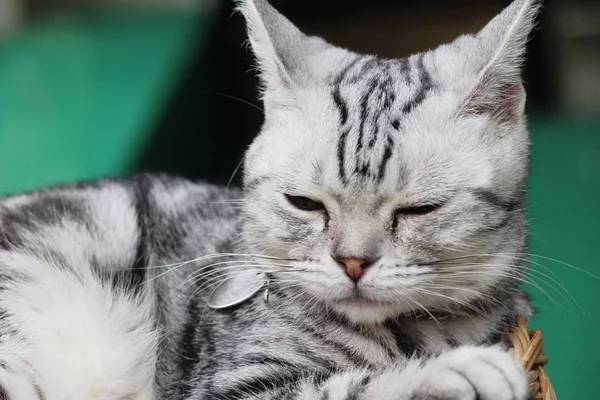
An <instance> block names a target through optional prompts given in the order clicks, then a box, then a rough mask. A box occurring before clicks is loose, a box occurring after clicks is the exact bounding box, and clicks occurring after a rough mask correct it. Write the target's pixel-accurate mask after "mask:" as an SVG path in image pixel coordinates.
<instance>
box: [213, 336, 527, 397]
mask: <svg viewBox="0 0 600 400" xmlns="http://www.w3.org/2000/svg"><path fill="white" fill-rule="evenodd" d="M265 382H285V377H278V376H276V374H273V375H272V376H264V377H263V378H262V380H261V385H246V387H244V385H236V386H235V387H230V388H224V390H225V391H224V392H220V393H213V394H212V395H213V397H214V398H219V399H227V398H236V399H248V400H249V399H261V400H267V399H282V398H285V399H294V400H314V399H327V400H350V399H353V400H373V399H377V400H430V399H434V400H525V399H526V398H527V379H526V376H525V373H524V371H523V369H522V368H521V367H520V366H519V365H518V363H517V362H516V361H515V359H514V358H513V357H512V356H511V355H509V354H507V353H506V352H504V351H503V350H502V349H500V348H496V347H487V348H484V347H461V348H458V349H455V350H451V351H448V352H447V353H444V354H442V355H440V356H439V357H435V358H432V359H413V360H410V361H408V362H407V363H406V364H405V365H403V366H401V367H397V368H393V369H390V370H387V371H383V372H378V373H374V372H370V371H348V372H343V373H338V374H334V375H331V376H324V375H318V376H313V377H311V378H308V379H303V380H299V381H297V382H295V383H289V384H287V385H285V384H283V385H274V388H272V389H270V390H266V391H262V392H261V387H262V388H264V387H265ZM246 383H247V382H246ZM246 390H247V392H246V394H245V395H244V391H246ZM257 391H258V392H259V393H257ZM233 395H235V397H231V396H233ZM209 397H210V396H209ZM211 398H212V397H211Z"/></svg>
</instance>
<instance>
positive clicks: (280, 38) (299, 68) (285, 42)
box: [236, 0, 327, 92]
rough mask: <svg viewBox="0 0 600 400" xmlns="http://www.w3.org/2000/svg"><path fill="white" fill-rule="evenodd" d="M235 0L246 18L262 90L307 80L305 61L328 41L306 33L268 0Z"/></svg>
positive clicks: (281, 87)
mask: <svg viewBox="0 0 600 400" xmlns="http://www.w3.org/2000/svg"><path fill="white" fill-rule="evenodd" d="M236 2H237V9H238V11H240V12H241V13H242V14H243V16H244V18H245V19H246V25H247V27H248V38H249V41H250V45H251V46H252V50H253V52H254V55H255V56H256V62H257V64H258V70H259V75H260V79H261V82H262V85H263V91H264V92H268V91H270V90H272V91H280V90H282V89H283V90H285V89H286V88H289V87H291V86H292V84H293V83H298V81H301V80H302V79H306V78H307V77H306V75H307V74H306V71H307V68H306V62H307V61H306V60H307V59H309V58H310V56H311V55H314V54H315V53H317V52H319V51H322V50H323V48H324V47H326V46H327V44H326V43H325V42H324V41H323V40H321V39H318V38H313V37H308V36H306V35H304V34H303V33H302V32H301V31H300V30H299V29H298V28H296V26H295V25H294V24H292V23H291V22H290V21H289V20H288V19H287V18H285V17H284V16H283V15H281V14H280V13H279V12H278V11H277V10H275V8H273V7H272V6H271V5H270V4H269V2H268V1H267V0H236ZM300 83H301V82H300Z"/></svg>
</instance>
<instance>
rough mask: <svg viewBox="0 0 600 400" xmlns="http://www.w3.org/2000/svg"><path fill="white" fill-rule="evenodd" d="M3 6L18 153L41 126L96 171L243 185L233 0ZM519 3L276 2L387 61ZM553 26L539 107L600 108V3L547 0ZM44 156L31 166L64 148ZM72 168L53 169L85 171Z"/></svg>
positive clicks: (1, 188)
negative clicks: (150, 173)
mask: <svg viewBox="0 0 600 400" xmlns="http://www.w3.org/2000/svg"><path fill="white" fill-rule="evenodd" d="M2 1H3V2H2V3H1V4H0V27H1V28H0V29H1V30H0V35H2V36H0V83H2V84H3V85H2V86H0V145H2V144H3V143H2V141H1V140H2V138H3V137H4V141H5V142H7V141H8V139H7V138H6V136H7V135H11V136H13V139H12V140H11V143H4V147H5V148H6V147H7V146H9V145H10V146H11V152H10V153H11V154H12V155H13V156H14V154H15V152H17V151H19V150H20V149H21V147H20V146H25V145H28V146H32V145H33V143H32V142H39V140H40V138H39V137H36V135H37V136H40V137H41V136H43V140H42V143H43V146H40V147H44V148H45V149H48V148H49V146H52V147H55V146H58V147H57V150H58V148H60V145H61V143H66V144H65V145H67V146H69V152H68V153H69V154H71V153H74V154H73V159H74V160H73V161H74V162H76V163H84V164H85V165H84V166H85V173H84V174H83V177H88V176H89V177H94V176H96V175H105V174H109V175H114V174H120V173H130V172H133V171H164V172H170V173H176V174H183V175H185V176H188V177H191V178H202V179H208V180H210V181H214V182H221V183H222V182H227V181H228V180H229V178H230V177H231V175H232V173H233V171H234V170H235V167H236V165H237V164H238V162H239V161H240V160H241V157H242V154H243V150H244V148H245V147H246V146H247V145H248V143H250V141H251V140H252V138H253V137H254V135H255V134H256V132H257V131H258V130H259V127H260V124H261V120H262V114H261V112H260V110H259V108H260V103H259V101H258V100H257V93H256V77H255V74H254V72H253V71H252V66H253V61H252V59H251V57H250V55H249V52H248V49H247V47H245V46H244V45H243V44H244V41H245V40H246V36H245V31H244V26H243V23H242V19H241V17H240V16H239V15H232V8H233V4H232V2H231V1H230V0H212V1H211V0H171V1H167V0H104V1H101V0H43V1H42V0H2ZM509 3H510V2H509V1H507V0H486V1H482V0H453V1H448V0H430V1H427V2H415V1H401V0H370V1H369V2H367V1H364V0H362V1H361V0H345V1H341V0H273V4H274V5H275V6H276V7H277V8H279V9H280V10H281V11H282V12H284V13H285V14H286V15H287V16H288V17H289V18H290V19H291V20H292V21H293V22H295V23H296V24H297V25H299V26H300V27H301V29H303V30H304V31H306V32H308V33H310V34H315V35H321V36H324V37H325V38H327V39H328V40H329V41H331V42H333V43H334V44H337V45H340V46H344V47H347V48H350V49H352V50H356V51H360V52H367V53H373V54H378V55H380V56H383V57H401V56H405V55H408V54H411V53H413V52H417V51H420V50H423V49H428V48H433V47H435V46H437V45H438V44H440V43H443V42H446V41H449V40H452V39H453V38H455V37H456V36H458V35H460V34H461V33H464V32H469V31H475V30H478V29H480V28H481V27H482V26H483V25H484V24H485V23H486V22H487V21H488V20H489V19H490V18H491V17H492V16H494V15H495V14H496V13H498V12H499V11H500V10H501V9H502V8H503V7H505V6H506V5H507V4H509ZM540 27H542V28H541V29H539V30H537V31H536V32H535V33H534V35H533V38H532V41H531V43H530V46H529V55H528V62H527V67H526V71H525V80H526V84H527V89H528V95H529V102H528V107H529V109H530V112H531V113H536V114H538V115H544V114H550V113H551V114H555V113H563V114H565V115H567V114H568V115H579V114H588V115H589V114H594V113H598V111H599V110H600V74H599V73H598V71H599V70H600V2H599V1H589V2H585V1H574V0H546V1H545V2H544V10H543V13H542V14H541V17H540ZM2 38H3V39H2ZM61 81H64V82H63V83H64V84H61V83H60V82H61ZM4 84H5V85H4ZM124 92H126V93H124ZM15 97H16V99H15ZM131 97H133V98H131ZM55 100H56V101H55ZM46 102H47V103H50V104H45V103H46ZM120 103H122V104H120ZM248 103H250V104H248ZM251 104H252V105H255V106H256V107H253V106H252V105H251ZM3 111H4V113H3ZM46 113H47V114H49V117H50V119H51V121H48V120H47V118H46V120H45V118H44V117H45V114H46ZM127 113H129V114H127ZM3 117H4V118H3ZM22 118H26V119H27V120H30V121H29V122H28V123H27V124H25V123H24V122H23V120H22ZM69 118H72V119H75V120H76V121H70V122H69V121H68V119H69ZM128 118H130V119H131V120H128ZM31 120H33V121H31ZM36 122H37V123H36ZM50 122H52V123H50ZM90 125H93V126H90ZM52 129H56V130H57V131H58V135H59V136H60V138H59V137H53V136H52V135H54V133H53V131H52ZM36 130H39V132H38V133H36V132H34V131H36ZM101 130H103V131H101ZM81 135H86V136H88V140H84V139H82V138H81ZM14 136H18V137H19V138H17V139H15V138H14ZM24 136H28V138H25V137H24ZM73 137H74V138H75V139H74V140H75V141H76V142H81V143H80V145H77V144H75V143H73V140H72V138H73ZM102 137H104V138H105V141H104V142H103V143H99V144H98V145H97V146H96V145H95V142H96V141H102V140H101V138H102ZM106 141H108V142H110V146H109V145H107V143H106ZM77 146H82V147H77ZM88 146H89V147H88ZM98 146H99V147H98ZM111 146H112V147H111ZM124 148H126V149H127V151H125V150H123V149H124ZM101 150H105V151H106V152H107V153H111V154H112V153H114V156H113V157H115V158H119V157H123V159H120V160H119V159H117V160H113V161H111V162H108V164H110V165H106V166H105V167H104V168H99V167H98V168H96V167H94V166H93V165H89V164H90V163H94V162H98V163H99V164H104V163H107V162H106V161H103V160H102V159H100V160H97V161H96V158H97V156H92V157H91V159H90V158H89V156H87V157H84V156H82V154H81V152H86V151H93V152H94V153H95V154H97V153H99V152H100V153H102V152H101ZM41 153H42V154H39V156H38V157H34V158H33V159H31V160H30V161H31V162H37V161H38V160H39V161H43V160H44V159H45V158H46V157H57V156H58V155H59V154H60V151H53V152H52V154H49V155H46V154H45V152H44V151H41ZM7 157H10V156H7ZM98 157H100V158H102V157H101V156H98ZM18 158H19V159H20V160H21V157H18ZM40 158H41V160H40ZM58 158H62V157H61V156H58ZM63 161H64V160H63ZM115 163H117V164H118V166H117V165H116V164H115ZM24 167H25V168H27V169H30V168H32V167H29V166H24ZM7 168H10V165H9V166H7ZM69 168H70V167H69V166H68V165H67V166H65V170H61V171H59V174H56V173H53V174H54V175H51V176H48V178H49V179H50V180H51V181H53V180H56V179H58V180H63V179H64V180H67V181H68V180H72V179H75V178H80V177H81V176H82V174H81V170H75V171H73V172H69V171H67V169H69ZM50 173H52V172H51V171H49V170H45V171H44V172H43V174H50ZM4 175H6V173H5V174H4ZM10 175H11V177H12V178H9V177H6V176H4V181H5V182H4V184H3V181H2V178H3V173H2V172H0V192H7V191H13V190H20V189H23V188H28V187H29V186H31V187H35V186H37V185H39V184H40V183H41V184H46V180H45V179H43V180H41V181H39V182H38V181H37V180H36V179H35V177H33V178H28V177H25V179H26V181H22V180H19V181H17V182H13V181H14V179H15V178H14V174H13V173H11V174H10ZM236 178H239V175H236ZM19 179H21V178H20V177H19ZM27 179H29V180H30V182H27ZM9 181H10V184H9V183H8V182H9ZM13 186H14V187H13Z"/></svg>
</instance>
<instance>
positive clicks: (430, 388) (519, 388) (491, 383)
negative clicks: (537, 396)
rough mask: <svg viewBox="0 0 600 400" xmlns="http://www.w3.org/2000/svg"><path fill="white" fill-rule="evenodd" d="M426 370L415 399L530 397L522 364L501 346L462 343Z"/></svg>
mask: <svg viewBox="0 0 600 400" xmlns="http://www.w3.org/2000/svg"><path fill="white" fill-rule="evenodd" d="M425 370H426V375H425V376H426V377H425V379H424V381H423V382H422V386H421V389H419V394H418V395H417V396H416V397H415V399H419V400H421V399H423V400H425V399H439V400H525V399H527V388H528V384H527V377H526V375H525V372H524V371H523V368H521V366H520V365H519V364H518V363H517V362H516V360H515V359H514V358H513V357H512V356H511V355H510V354H508V353H506V352H505V351H503V350H502V349H500V348H496V347H470V346H469V347H460V348H458V349H455V350H452V351H449V352H447V353H444V354H442V355H441V356H439V357H438V358H436V359H434V360H432V361H431V362H430V363H429V364H428V365H427V366H426V367H425Z"/></svg>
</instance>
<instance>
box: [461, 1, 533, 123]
mask: <svg viewBox="0 0 600 400" xmlns="http://www.w3.org/2000/svg"><path fill="white" fill-rule="evenodd" d="M539 7H540V6H539V2H538V1H537V0H515V1H513V3H512V4H511V5H510V6H508V7H507V8H506V9H504V11H502V13H500V14H499V15H498V16H496V17H495V18H494V19H493V20H492V21H491V22H490V23H488V24H487V25H486V26H485V27H484V28H483V29H482V30H481V31H480V32H479V33H478V34H477V36H476V40H475V42H474V43H473V44H474V46H470V47H471V49H470V50H469V51H470V52H477V54H476V55H474V57H475V58H478V59H479V61H480V62H481V64H480V65H482V68H481V70H480V71H478V74H477V75H476V79H475V82H474V83H473V84H472V85H471V86H470V92H469V94H468V96H467V98H466V99H465V101H464V103H463V105H462V107H461V111H462V112H464V113H476V114H483V113H487V114H491V115H493V116H494V117H496V118H498V119H500V120H501V121H508V122H510V121H515V120H517V119H520V118H521V117H522V115H523V113H524V108H525V90H524V88H523V82H522V78H521V67H522V65H523V61H524V56H525V51H526V44H527V41H528V37H529V34H530V33H531V30H532V29H533V27H534V25H535V16H536V15H537V12H538V10H539ZM472 56H473V55H472Z"/></svg>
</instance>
